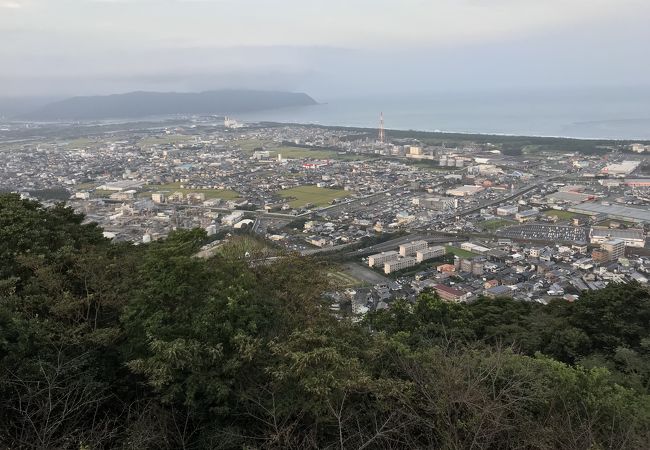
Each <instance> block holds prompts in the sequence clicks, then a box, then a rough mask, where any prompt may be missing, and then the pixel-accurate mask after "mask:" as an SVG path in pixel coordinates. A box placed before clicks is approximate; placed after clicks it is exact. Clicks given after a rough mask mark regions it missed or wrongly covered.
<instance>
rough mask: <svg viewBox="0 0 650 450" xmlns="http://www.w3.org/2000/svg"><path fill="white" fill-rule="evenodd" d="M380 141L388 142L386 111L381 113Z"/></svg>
mask: <svg viewBox="0 0 650 450" xmlns="http://www.w3.org/2000/svg"><path fill="white" fill-rule="evenodd" d="M379 142H381V143H382V144H383V143H384V142H386V132H385V130H384V113H383V112H382V113H380V114H379Z"/></svg>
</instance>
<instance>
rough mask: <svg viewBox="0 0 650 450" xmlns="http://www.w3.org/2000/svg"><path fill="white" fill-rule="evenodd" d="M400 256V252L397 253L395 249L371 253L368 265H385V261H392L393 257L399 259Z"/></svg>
mask: <svg viewBox="0 0 650 450" xmlns="http://www.w3.org/2000/svg"><path fill="white" fill-rule="evenodd" d="M398 257H399V253H397V252H396V251H395V250H391V251H389V252H382V253H378V254H376V255H371V256H369V257H368V266H369V267H375V266H383V265H384V263H385V262H387V261H391V260H393V259H397V258H398Z"/></svg>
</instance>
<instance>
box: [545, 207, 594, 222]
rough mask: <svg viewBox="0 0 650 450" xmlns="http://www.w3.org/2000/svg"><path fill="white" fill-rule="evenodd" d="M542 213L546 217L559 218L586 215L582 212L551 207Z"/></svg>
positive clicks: (569, 218)
mask: <svg viewBox="0 0 650 450" xmlns="http://www.w3.org/2000/svg"><path fill="white" fill-rule="evenodd" d="M542 214H544V215H545V216H546V217H553V216H556V217H557V218H558V219H559V220H571V219H573V218H574V217H584V216H583V215H582V214H577V213H574V212H571V211H560V210H558V209H549V210H546V211H543V212H542Z"/></svg>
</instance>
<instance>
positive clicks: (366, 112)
mask: <svg viewBox="0 0 650 450" xmlns="http://www.w3.org/2000/svg"><path fill="white" fill-rule="evenodd" d="M316 100H317V101H318V104H317V105H313V106H304V107H296V108H284V109H277V110H269V111H259V112H254V113H247V114H240V115H239V116H238V119H241V120H244V121H248V122H258V121H270V122H280V123H301V124H310V125H326V126H342V127H360V128H377V127H378V126H379V115H380V113H383V115H384V125H385V128H386V129H395V130H418V131H432V132H448V133H466V134H493V135H515V136H545V137H567V138H578V139H625V140H649V139H650V89H645V88H643V89H593V90H584V89H583V90H577V91H567V90H557V91H532V92H517V93H460V94H459V93H456V94H406V95H397V94H394V95H384V96H359V97H333V98H316Z"/></svg>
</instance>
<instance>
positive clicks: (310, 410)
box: [0, 196, 650, 449]
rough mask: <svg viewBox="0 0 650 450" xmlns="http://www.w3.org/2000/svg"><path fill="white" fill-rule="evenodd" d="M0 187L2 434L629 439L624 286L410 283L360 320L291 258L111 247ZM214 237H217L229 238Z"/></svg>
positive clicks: (638, 334) (645, 400)
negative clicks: (460, 293) (418, 289)
mask: <svg viewBox="0 0 650 450" xmlns="http://www.w3.org/2000/svg"><path fill="white" fill-rule="evenodd" d="M82 220H83V218H82V217H80V216H77V215H75V214H73V213H72V212H71V211H69V210H67V209H65V208H61V207H59V208H55V209H50V210H45V209H43V208H42V207H40V206H39V205H38V204H36V203H32V202H27V201H22V200H20V199H19V198H18V197H16V196H2V197H0V234H1V236H2V240H1V241H0V255H2V260H1V261H0V273H1V274H2V279H1V280H0V447H2V448H4V447H8V448H82V447H83V448H139V449H140V448H156V449H157V448H197V449H199V448H444V449H452V448H453V449H461V448H462V449H465V448H475V449H497V448H499V449H501V448H504V449H505V448H531V449H556V448H567V449H594V448H603V449H604V448H611V449H637V448H638V449H643V448H647V442H650V434H649V432H648V430H649V428H650V427H649V425H650V398H649V397H648V349H649V346H648V323H649V321H648V318H649V317H648V311H649V310H650V306H649V305H650V295H649V293H648V291H647V290H646V289H644V288H642V287H640V286H638V285H630V286H615V287H611V288H608V289H606V290H604V291H601V292H598V293H594V294H591V295H588V296H585V298H584V299H581V300H580V301H579V302H576V303H575V304H566V303H558V304H553V305H550V306H548V307H541V306H535V305H529V304H523V303H516V302H512V301H509V300H480V301H478V302H476V303H475V304H472V305H468V306H462V305H454V304H448V303H444V302H442V301H440V299H438V298H437V297H436V296H434V295H430V294H425V295H423V296H421V298H420V299H419V300H418V302H417V303H416V304H414V305H413V304H410V303H407V302H401V303H398V304H396V305H395V307H393V308H391V310H389V311H384V312H379V313H376V314H373V315H371V316H369V317H368V318H367V319H366V321H365V322H363V323H360V324H355V323H352V322H347V321H337V320H335V319H333V318H332V317H331V316H330V314H329V313H328V309H327V308H326V307H325V306H324V305H323V304H321V294H322V292H323V291H324V290H326V289H327V279H326V277H325V276H324V273H323V272H324V271H320V270H319V268H318V267H317V266H315V265H314V264H313V263H311V262H310V261H308V260H305V259H302V258H295V257H291V256H288V257H286V258H283V259H280V260H278V261H276V262H274V263H273V264H249V263H248V262H247V261H246V260H245V258H242V257H241V255H238V253H239V252H238V250H237V244H236V243H235V244H234V245H233V246H232V247H231V250H230V251H224V252H221V254H220V255H218V256H217V257H215V258H213V259H210V260H203V259H199V258H195V257H193V255H194V254H195V253H196V252H197V250H198V249H199V248H200V246H201V244H202V242H203V241H204V239H205V236H204V235H203V233H202V232H201V231H179V232H175V233H173V234H172V235H171V236H170V237H169V238H168V239H167V240H165V241H164V242H155V243H152V244H150V245H146V246H131V245H114V244H110V243H109V242H108V241H105V240H104V239H103V238H102V236H101V230H99V229H98V228H96V227H94V226H92V225H82ZM226 250H227V249H226Z"/></svg>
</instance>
